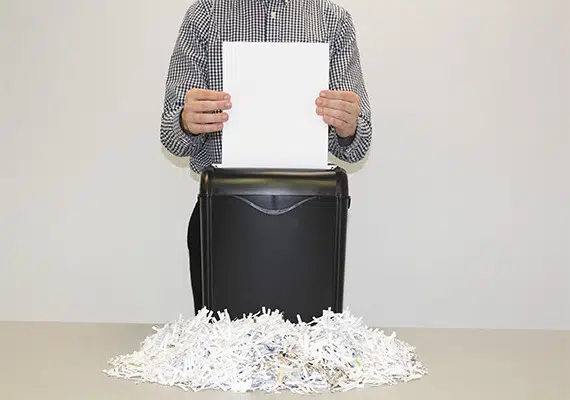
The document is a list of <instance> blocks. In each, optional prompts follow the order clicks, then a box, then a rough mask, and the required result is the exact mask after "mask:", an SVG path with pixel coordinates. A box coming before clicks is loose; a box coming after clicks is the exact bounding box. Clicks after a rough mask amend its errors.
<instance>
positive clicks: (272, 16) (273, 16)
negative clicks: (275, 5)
mask: <svg viewBox="0 0 570 400" xmlns="http://www.w3.org/2000/svg"><path fill="white" fill-rule="evenodd" d="M275 17H277V13H276V12H275V11H271V18H273V19H275Z"/></svg>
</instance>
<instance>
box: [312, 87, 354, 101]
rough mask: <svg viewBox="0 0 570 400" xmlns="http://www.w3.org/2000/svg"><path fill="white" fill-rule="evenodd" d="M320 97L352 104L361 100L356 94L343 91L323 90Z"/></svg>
mask: <svg viewBox="0 0 570 400" xmlns="http://www.w3.org/2000/svg"><path fill="white" fill-rule="evenodd" d="M320 96H321V97H324V98H327V99H334V100H344V101H348V102H351V103H353V102H356V101H358V99H359V97H358V95H357V94H356V93H354V92H350V91H341V90H323V91H322V92H321V93H320Z"/></svg>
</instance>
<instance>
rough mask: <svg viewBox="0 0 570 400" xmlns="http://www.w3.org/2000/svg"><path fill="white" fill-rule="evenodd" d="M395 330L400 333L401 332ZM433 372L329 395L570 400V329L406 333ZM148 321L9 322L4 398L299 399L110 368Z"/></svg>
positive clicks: (3, 328)
mask: <svg viewBox="0 0 570 400" xmlns="http://www.w3.org/2000/svg"><path fill="white" fill-rule="evenodd" d="M387 331H389V332H391V331H392V330H391V329H388V330H387ZM396 332H397V333H398V336H399V337H400V338H402V339H403V340H406V341H408V342H409V343H411V344H413V345H414V346H416V347H417V351H418V355H419V356H420V358H421V359H422V361H423V362H424V363H425V364H426V366H427V367H428V368H429V375H428V376H426V377H424V378H423V379H421V380H419V381H415V382H412V383H407V384H401V385H397V386H393V387H380V388H373V389H363V390H355V391H351V392H348V393H341V394H335V395H329V394H326V395H320V396H318V397H319V398H321V399H323V400H324V399H338V400H342V399H359V400H368V399H383V400H394V399H398V400H412V399H414V400H431V399H434V400H436V399H437V400H447V399H453V400H483V399H485V400H492V399H513V400H515V399H516V400H525V399H533V400H569V399H570V384H569V381H570V332H528V331H522V332H510V331H465V330H420V329H418V330H414V329H397V330H396ZM149 334H152V331H151V327H150V326H148V325H104V324H101V325H97V324H93V325H89V324H37V323H0V399H3V400H4V399H5V400H31V399H38V400H52V399H53V400H94V399H98V400H99V399H100V400H115V399H117V400H119V399H120V400H130V399H137V400H146V399H160V400H175V399H204V400H207V399H210V400H214V399H263V398H267V399H284V400H285V399H293V398H298V399H302V398H307V399H308V398H312V397H313V396H310V397H309V396H299V395H291V394H281V395H269V394H260V393H248V394H243V395H242V394H232V393H223V392H201V393H192V392H190V393H188V392H184V391H182V390H181V389H178V388H171V387H164V386H159V385H150V384H142V385H135V384H134V383H132V382H130V381H125V380H120V379H116V378H110V377H107V376H106V375H104V374H103V373H102V372H100V371H101V370H102V369H104V368H106V367H107V365H106V361H107V359H108V358H110V357H112V356H114V355H117V354H124V353H128V352H131V351H132V350H135V349H136V348H138V345H139V343H140V341H141V340H142V339H144V338H145V337H146V336H148V335H149Z"/></svg>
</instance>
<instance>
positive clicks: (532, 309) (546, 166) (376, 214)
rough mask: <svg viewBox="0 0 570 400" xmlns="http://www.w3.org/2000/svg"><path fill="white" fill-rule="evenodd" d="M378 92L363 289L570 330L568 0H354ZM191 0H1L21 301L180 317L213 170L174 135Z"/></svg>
mask: <svg viewBox="0 0 570 400" xmlns="http://www.w3.org/2000/svg"><path fill="white" fill-rule="evenodd" d="M339 3H340V4H342V5H344V6H346V7H347V8H348V9H349V10H350V11H351V13H352V14H353V16H354V19H355V22H356V24H357V30H358V33H359V37H360V46H361V52H362V59H363V66H364V72H365V75H366V80H367V83H368V88H369V92H370V95H371V100H372V104H373V109H374V123H375V139H374V147H373V151H372V153H371V154H370V157H369V158H368V160H367V162H366V163H365V164H364V165H362V166H359V168H357V169H358V170H357V171H355V170H354V169H352V170H351V171H352V172H354V173H352V174H351V181H350V185H351V186H350V189H351V194H352V196H353V208H352V209H351V211H350V226H349V245H348V260H347V269H348V270H347V278H346V279H347V281H346V301H347V305H348V306H350V307H351V309H352V310H353V311H354V312H355V313H358V314H360V315H362V316H363V317H364V318H365V320H366V322H367V323H368V324H370V325H376V326H423V327H492V328H552V329H562V328H566V329H570V275H569V274H570V273H569V270H570V206H569V205H570V188H569V187H570V157H569V155H570V140H569V137H570V129H569V128H570V126H569V114H570V113H569V109H570V108H569V88H570V85H569V83H570V82H569V71H570V69H569V63H568V57H569V55H570V51H569V44H570V38H569V36H570V30H569V25H570V18H569V12H568V1H564V0H542V1H536V0H480V1H471V2H467V1H456V0H432V1H424V0H398V1H395V0H383V1H370V0H344V1H339ZM187 7H188V0H170V1H148V0H146V1H144V0H137V1H134V0H100V1H96V2H95V1H92V2H79V1H73V0H52V1H39V0H29V1H17V0H3V1H2V2H1V3H0V57H1V62H0V72H1V73H0V77H1V81H0V82H1V92H0V93H1V98H0V127H1V135H0V176H1V182H2V186H1V187H2V195H1V196H0V221H1V224H0V227H1V228H0V250H1V251H0V268H1V269H0V319H3V320H61V321H133V322H138V321H145V322H146V321H151V322H161V321H165V320H168V319H171V318H176V317H177V316H178V315H179V314H180V313H183V314H184V315H188V313H189V312H190V310H191V306H192V300H191V294H190V289H189V287H190V286H189V277H188V262H187V253H186V248H185V246H186V244H185V240H186V236H185V235H186V226H187V221H188V217H189V214H190V211H191V208H192V206H193V204H194V201H195V196H196V192H197V182H196V181H195V179H194V178H193V177H192V176H191V175H190V173H189V171H188V168H187V166H186V165H187V160H177V159H173V158H172V157H169V156H168V155H166V153H165V152H164V151H163V150H162V149H161V145H160V142H159V123H160V113H161V107H162V100H163V90H164V79H165V74H166V71H167V67H168V61H169V56H170V52H171V50H172V46H173V43H174V40H175V38H176V34H177V31H178V28H179V25H180V22H181V19H182V16H183V15H184V13H185V11H186V8H187Z"/></svg>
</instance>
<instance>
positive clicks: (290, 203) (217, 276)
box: [199, 166, 350, 322]
mask: <svg viewBox="0 0 570 400" xmlns="http://www.w3.org/2000/svg"><path fill="white" fill-rule="evenodd" d="M199 203H200V218H201V236H202V240H201V243H202V272H203V281H202V288H203V291H202V293H203V296H204V298H203V301H204V306H205V307H207V308H208V309H209V310H212V311H214V312H217V311H228V313H229V314H230V316H231V317H232V318H241V317H242V316H243V315H248V314H250V313H253V314H256V313H258V312H260V311H261V309H262V307H265V308H267V309H271V310H279V311H281V312H282V313H283V315H284V317H285V318H286V319H288V320H290V321H292V322H296V321H297V315H298V316H300V317H301V319H302V320H303V321H305V322H310V321H311V320H312V319H313V318H314V317H318V316H320V315H322V312H323V310H325V309H329V308H330V309H332V311H334V312H342V308H343V289H344V273H345V251H346V225H347V213H348V209H349V207H350V196H349V192H348V178H347V174H346V172H345V171H344V170H343V169H342V168H340V167H336V166H331V168H330V169H323V170H310V169H304V170H301V169H260V168H245V169H233V168H221V167H217V166H211V167H209V168H206V169H205V170H204V171H203V172H202V174H201V180H200V192H199Z"/></svg>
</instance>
